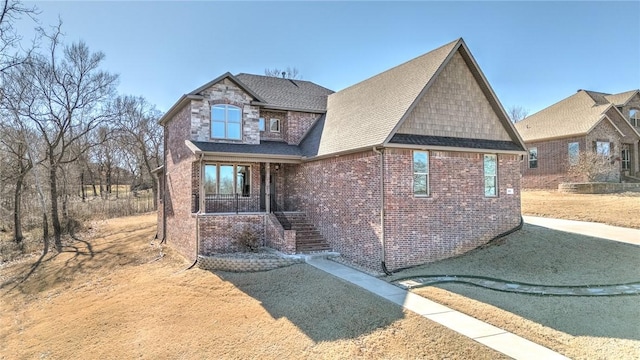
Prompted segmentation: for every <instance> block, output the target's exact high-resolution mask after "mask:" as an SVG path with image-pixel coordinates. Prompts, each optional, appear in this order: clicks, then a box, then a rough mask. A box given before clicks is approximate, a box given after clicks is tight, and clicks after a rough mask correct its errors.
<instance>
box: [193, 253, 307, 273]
mask: <svg viewBox="0 0 640 360" xmlns="http://www.w3.org/2000/svg"><path fill="white" fill-rule="evenodd" d="M300 263H304V259H302V258H299V259H298V258H281V257H273V258H264V259H262V258H255V259H250V258H240V257H239V258H234V257H223V256H202V255H200V256H198V267H199V268H200V269H204V270H218V271H230V272H257V271H269V270H273V269H277V268H281V267H286V266H291V265H293V264H300Z"/></svg>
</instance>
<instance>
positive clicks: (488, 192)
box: [484, 154, 498, 196]
mask: <svg viewBox="0 0 640 360" xmlns="http://www.w3.org/2000/svg"><path fill="white" fill-rule="evenodd" d="M497 194H498V156H497V155H492V154H485V155H484V196H497Z"/></svg>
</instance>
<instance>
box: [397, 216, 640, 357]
mask: <svg viewBox="0 0 640 360" xmlns="http://www.w3.org/2000/svg"><path fill="white" fill-rule="evenodd" d="M639 263H640V247H638V246H634V245H630V244H624V243H617V242H612V241H608V240H601V239H596V238H590V237H587V236H582V235H577V234H569V233H564V232H560V231H555V230H550V229H545V228H542V227H537V226H533V225H528V224H525V226H524V228H523V230H521V231H518V232H516V233H514V234H511V235H509V236H508V237H506V238H503V239H502V240H500V241H499V242H498V243H496V244H494V245H493V246H488V247H486V248H483V249H476V250H474V251H471V252H469V253H467V254H465V255H463V256H460V257H456V258H452V259H447V260H442V261H439V262H435V263H432V264H427V265H424V266H420V267H417V268H413V269H409V270H406V271H402V272H400V273H398V274H395V275H394V276H393V277H391V278H390V279H395V278H401V277H407V276H416V275H436V274H437V275H439V274H447V275H481V276H488V277H493V278H498V279H504V280H513V281H520V282H525V283H534V284H548V285H587V284H594V285H595V284H611V283H613V284H615V283H626V282H632V281H638V280H640V268H639V267H638V264H639ZM414 291H415V292H416V293H418V294H420V295H423V296H425V297H428V298H430V299H432V300H435V301H437V302H440V303H442V304H444V305H447V306H450V307H452V308H454V309H457V310H459V311H461V312H464V313H466V314H469V315H471V316H473V317H476V318H478V319H481V320H483V321H486V322H488V323H491V324H494V325H496V326H498V327H501V328H503V329H505V330H508V331H511V332H513V333H515V334H518V335H520V336H522V337H524V338H527V339H529V340H532V341H534V342H536V343H539V344H542V345H544V346H546V347H549V348H551V349H553V350H555V351H558V352H560V353H562V354H564V355H567V356H568V357H570V358H575V359H637V358H640V325H639V323H638V321H637V319H640V296H633V295H632V296H616V297H548V296H535V295H525V294H513V293H504V292H498V291H492V290H488V289H483V288H478V287H474V286H470V285H462V284H443V285H439V286H438V287H423V288H418V289H415V290H414Z"/></svg>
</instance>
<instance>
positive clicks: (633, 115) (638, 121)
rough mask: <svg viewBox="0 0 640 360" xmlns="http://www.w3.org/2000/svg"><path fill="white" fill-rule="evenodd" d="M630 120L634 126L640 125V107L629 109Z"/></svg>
mask: <svg viewBox="0 0 640 360" xmlns="http://www.w3.org/2000/svg"><path fill="white" fill-rule="evenodd" d="M629 122H630V123H631V125H633V126H636V127H640V111H638V109H631V110H629Z"/></svg>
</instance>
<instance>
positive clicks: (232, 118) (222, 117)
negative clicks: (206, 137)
mask: <svg viewBox="0 0 640 360" xmlns="http://www.w3.org/2000/svg"><path fill="white" fill-rule="evenodd" d="M211 137H212V138H215V139H233V140H241V139H242V110H241V109H240V108H239V107H237V106H233V105H226V104H220V105H213V106H212V107H211Z"/></svg>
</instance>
